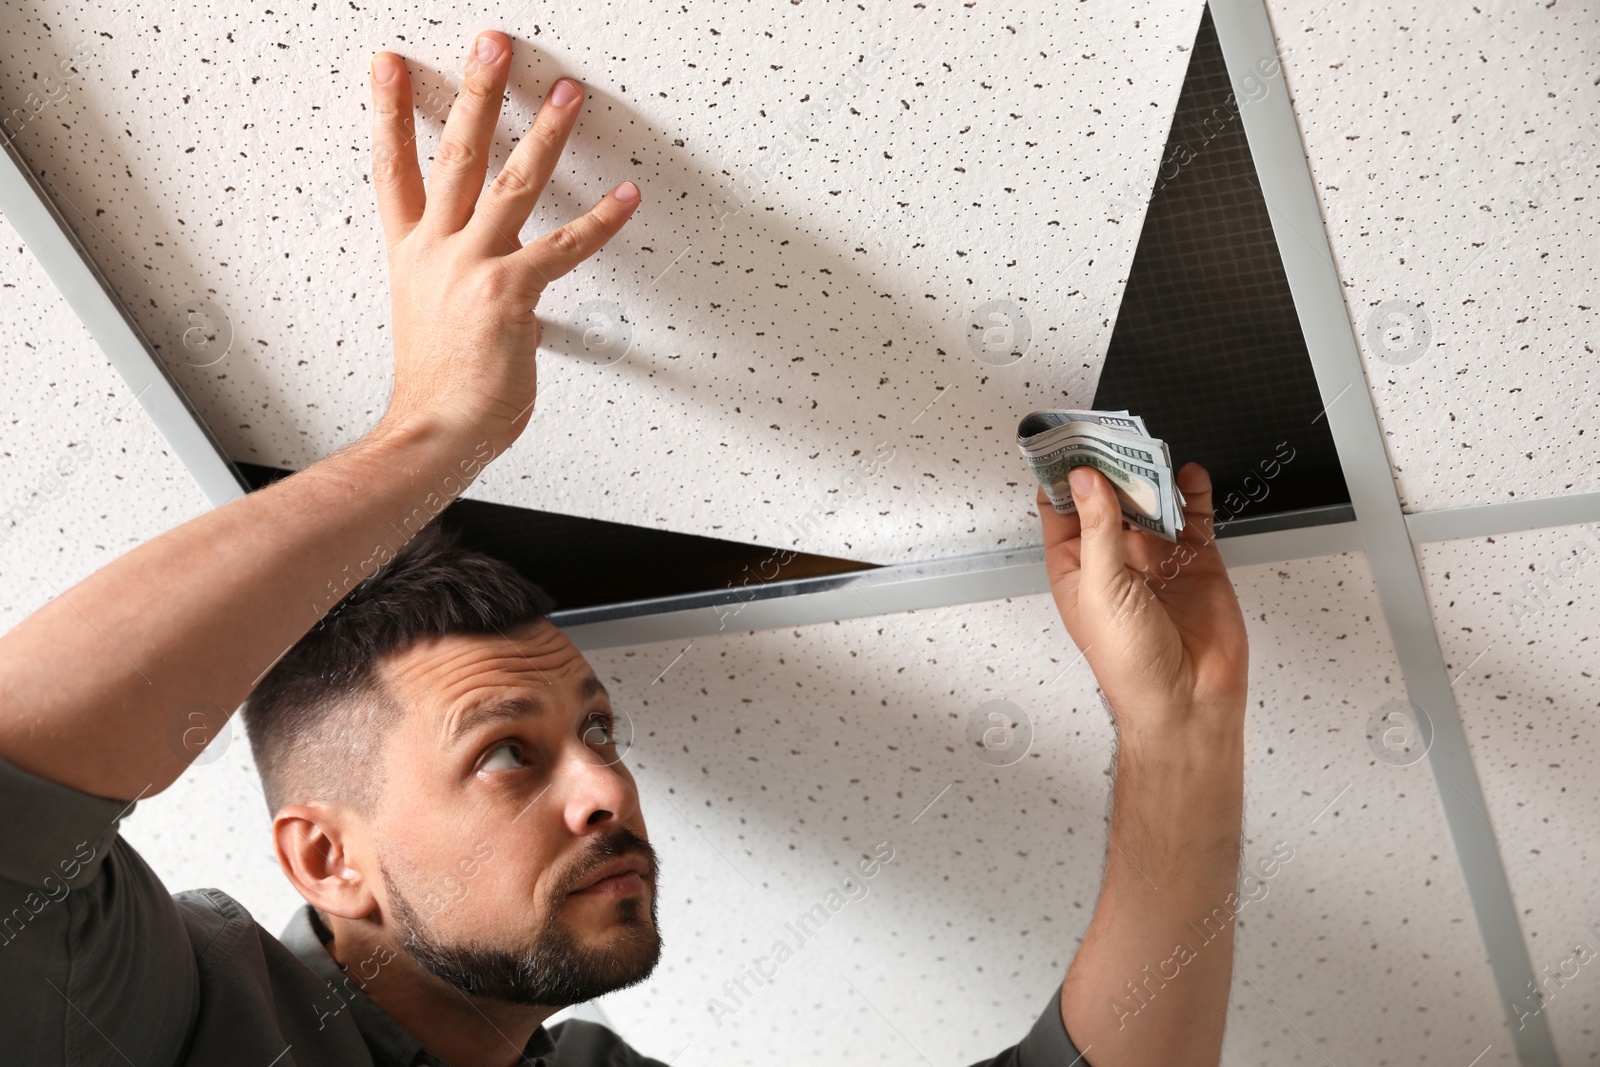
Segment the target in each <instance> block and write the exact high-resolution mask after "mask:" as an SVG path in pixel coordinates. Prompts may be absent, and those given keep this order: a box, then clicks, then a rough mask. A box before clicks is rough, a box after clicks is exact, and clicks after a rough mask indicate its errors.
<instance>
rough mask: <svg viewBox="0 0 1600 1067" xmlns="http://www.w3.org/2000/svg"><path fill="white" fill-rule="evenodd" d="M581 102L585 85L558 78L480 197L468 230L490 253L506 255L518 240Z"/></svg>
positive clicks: (554, 167) (554, 163)
mask: <svg viewBox="0 0 1600 1067" xmlns="http://www.w3.org/2000/svg"><path fill="white" fill-rule="evenodd" d="M582 107H583V88H582V87H581V86H579V85H578V83H577V82H575V81H573V80H572V79H571V78H562V79H561V80H560V81H558V82H556V84H555V85H554V86H553V87H552V88H551V90H550V95H549V96H548V97H546V98H545V102H544V106H543V107H541V108H540V109H539V114H538V115H537V116H536V117H535V118H534V120H533V126H532V127H531V128H530V129H529V130H528V135H527V136H526V137H524V138H523V139H522V140H521V141H519V142H517V147H516V148H515V149H514V150H513V151H512V153H511V158H510V159H508V160H506V165H505V166H504V167H502V168H501V169H500V173H499V174H497V175H495V179H494V181H492V182H490V183H489V188H488V189H485V190H484V192H483V195H482V196H481V197H480V198H479V200H478V207H477V210H476V211H474V212H473V213H472V221H471V222H469V223H468V224H467V230H468V232H469V233H472V234H474V236H475V238H476V239H477V240H478V241H480V242H482V243H483V246H484V247H485V248H486V249H488V250H489V251H490V252H491V253H493V254H496V255H505V254H506V253H508V252H512V251H515V250H516V249H517V247H518V246H519V241H518V239H517V234H518V233H519V232H520V231H521V230H522V227H523V225H524V224H525V223H526V222H527V221H528V215H529V214H531V213H532V211H533V206H534V204H535V203H537V202H538V200H539V196H540V194H541V193H543V192H544V187H545V185H546V184H547V183H548V182H549V181H550V175H551V174H552V173H554V171H555V169H556V163H557V161H558V160H560V158H561V152H562V149H564V148H565V147H566V145H567V135H568V134H570V133H571V132H572V127H573V124H574V123H576V122H577V121H578V112H579V111H580V110H581V109H582Z"/></svg>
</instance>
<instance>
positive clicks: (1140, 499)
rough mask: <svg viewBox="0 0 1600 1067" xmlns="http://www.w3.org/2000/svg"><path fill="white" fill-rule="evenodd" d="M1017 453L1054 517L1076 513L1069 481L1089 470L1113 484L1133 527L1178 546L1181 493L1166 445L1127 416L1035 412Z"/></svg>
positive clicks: (1021, 430)
mask: <svg viewBox="0 0 1600 1067" xmlns="http://www.w3.org/2000/svg"><path fill="white" fill-rule="evenodd" d="M1017 447H1018V448H1019V449H1020V450H1021V452H1022V456H1023V458H1024V459H1025V460H1027V461H1028V465H1029V466H1030V467H1031V468H1032V469H1033V473H1034V477H1035V478H1037V479H1038V480H1039V484H1040V485H1042V486H1044V491H1045V495H1046V496H1047V497H1048V498H1049V499H1050V503H1051V505H1052V506H1053V507H1054V508H1055V509H1056V511H1058V512H1060V513H1062V514H1068V513H1070V512H1072V511H1074V510H1075V509H1076V506H1075V505H1074V504H1073V502H1072V490H1071V489H1070V488H1069V486H1068V484H1067V475H1068V473H1069V472H1070V471H1071V470H1072V468H1073V467H1077V466H1083V465H1088V466H1092V467H1094V468H1095V469H1096V470H1098V471H1100V472H1101V473H1102V474H1104V475H1105V476H1106V477H1107V478H1108V479H1110V481H1111V484H1112V486H1113V487H1115V488H1116V490H1117V497H1118V499H1119V501H1120V503H1121V504H1122V514H1123V517H1124V518H1126V519H1127V520H1128V521H1129V522H1130V523H1133V524H1134V525H1136V526H1139V527H1141V528H1143V529H1146V530H1149V531H1150V532H1151V533H1153V534H1155V535H1156V536H1158V537H1162V538H1165V539H1166V540H1168V541H1176V540H1177V535H1178V532H1179V531H1180V530H1182V529H1183V508H1184V499H1183V494H1182V493H1181V492H1180V491H1179V490H1178V484H1177V478H1176V477H1175V476H1174V474H1173V470H1172V458H1171V454H1170V452H1169V451H1168V449H1167V445H1166V442H1164V441H1162V440H1160V439H1158V438H1154V437H1151V436H1150V433H1149V431H1148V430H1147V429H1146V428H1145V424H1144V420H1143V419H1141V418H1140V417H1139V416H1137V415H1133V414H1131V413H1129V412H1127V411H1035V412H1033V413H1031V414H1029V415H1028V416H1027V417H1026V418H1024V419H1023V420H1022V422H1021V423H1020V424H1019V425H1018V427H1017Z"/></svg>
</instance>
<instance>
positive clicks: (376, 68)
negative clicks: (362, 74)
mask: <svg viewBox="0 0 1600 1067" xmlns="http://www.w3.org/2000/svg"><path fill="white" fill-rule="evenodd" d="M399 73H400V64H399V63H398V62H396V61H395V58H394V56H392V55H390V54H389V53H388V52H379V53H378V54H377V55H375V56H373V57H372V76H373V78H375V79H376V80H377V82H378V84H379V85H388V84H389V83H390V82H392V81H394V76H395V75H396V74H399Z"/></svg>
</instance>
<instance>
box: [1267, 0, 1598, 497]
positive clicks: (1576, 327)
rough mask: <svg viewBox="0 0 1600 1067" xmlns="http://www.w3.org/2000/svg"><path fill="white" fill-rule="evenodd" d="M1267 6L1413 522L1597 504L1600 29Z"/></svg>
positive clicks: (1518, 13)
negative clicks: (1551, 501)
mask: <svg viewBox="0 0 1600 1067" xmlns="http://www.w3.org/2000/svg"><path fill="white" fill-rule="evenodd" d="M1269 6H1270V7H1271V9H1272V18H1273V25H1274V28H1275V30H1276V33H1277V36H1278V41H1279V46H1280V49H1281V50H1282V52H1281V54H1282V56H1283V68H1284V71H1285V75H1286V77H1287V79H1288V83H1289V89H1290V92H1291V94H1292V98H1293V102H1294V106H1295V111H1296V115H1297V118H1298V120H1299V124H1300V130H1301V133H1302V135H1303V137H1304V140H1305V144H1306V152H1307V156H1308V158H1309V159H1310V162H1311V169H1312V173H1313V175H1314V178H1315V184H1316V188H1317V194H1318V197H1319V198H1320V200H1321V203H1322V210H1323V215H1324V217H1325V219H1326V222H1327V228H1328V236H1329V240H1330V241H1331V243H1332V245H1333V252H1334V256H1335V261H1336V264H1337V268H1338V271H1339V275H1340V277H1341V279H1342V280H1343V284H1344V287H1345V300H1346V304H1347V306H1348V308H1349V311H1350V316H1351V321H1352V322H1353V323H1354V325H1355V329H1356V332H1357V336H1358V338H1359V339H1360V340H1359V344H1360V347H1361V351H1362V358H1363V360H1364V362H1365V365H1366V370H1367V379H1368V382H1369V384H1370V387H1371V392H1372V397H1373V401H1374V403H1375V404H1376V405H1377V409H1378V413H1379V417H1380V421H1381V423H1382V425H1383V432H1384V441H1385V443H1386V444H1387V446H1388V449H1389V456H1390V460H1391V461H1392V463H1393V465H1394V468H1395V477H1396V482H1397V485H1398V486H1399V489H1400V494H1401V498H1402V501H1403V503H1404V505H1405V507H1406V509H1407V510H1409V511H1417V510H1424V509H1429V508H1443V507H1455V506H1462V505H1468V504H1481V503H1487V502H1489V501H1495V500H1510V499H1519V500H1520V499H1525V498H1528V497H1544V496H1554V495H1558V494H1561V493H1566V492H1583V491H1593V490H1596V489H1600V479H1597V477H1596V476H1597V473H1600V468H1597V461H1600V441H1597V439H1596V434H1595V430H1594V426H1595V423H1596V416H1597V414H1600V408H1597V407H1596V404H1595V397H1596V395H1597V394H1600V371H1597V370H1596V366H1597V363H1596V355H1595V353H1596V351H1597V348H1600V332H1597V325H1600V319H1597V314H1600V299H1597V294H1596V292H1595V287H1594V277H1595V242H1594V239H1593V235H1594V234H1595V232H1596V231H1597V229H1600V198H1597V197H1595V195H1594V190H1595V188H1596V184H1597V182H1596V179H1597V177H1600V134H1597V133H1596V127H1595V125H1594V123H1593V116H1594V115H1595V114H1596V112H1597V111H1600V83H1597V82H1596V81H1595V79H1594V76H1593V75H1594V68H1595V65H1596V62H1597V61H1600V35H1597V34H1596V33H1595V32H1594V25H1593V12H1592V11H1589V10H1586V9H1585V7H1584V6H1583V5H1568V4H1543V3H1516V4H1513V3H1509V2H1504V0H1499V2H1491V3H1484V4H1437V3H1428V2H1426V0H1412V2H1408V3H1402V4H1399V5H1396V4H1393V3H1377V2H1373V0H1270V5H1269ZM1263 59H1264V60H1267V61H1270V57H1263ZM1390 302H1398V303H1390ZM1391 310H1394V311H1397V312H1398V313H1399V314H1400V318H1398V319H1395V318H1390V317H1389V312H1390V311H1391ZM1389 329H1392V330H1394V331H1395V332H1393V333H1392V334H1390V335H1389V336H1388V338H1387V340H1385V339H1384V334H1385V331H1386V330H1389ZM1374 339H1376V340H1374ZM1424 342H1426V343H1424ZM1380 346H1381V347H1380ZM1397 360H1408V361H1407V362H1403V363H1400V362H1394V361H1397Z"/></svg>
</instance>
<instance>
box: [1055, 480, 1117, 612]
mask: <svg viewBox="0 0 1600 1067" xmlns="http://www.w3.org/2000/svg"><path fill="white" fill-rule="evenodd" d="M1067 482H1068V484H1069V485H1071V487H1072V502H1073V503H1074V504H1076V505H1077V506H1078V522H1079V525H1080V527H1081V531H1082V532H1081V534H1080V536H1081V538H1082V541H1083V546H1082V548H1080V549H1079V557H1080V558H1081V560H1082V561H1083V566H1082V569H1083V578H1084V581H1086V582H1088V583H1089V584H1090V587H1091V588H1095V589H1098V590H1100V591H1102V592H1111V591H1113V590H1114V589H1116V588H1117V585H1118V583H1121V582H1125V581H1127V579H1128V570H1127V565H1126V562H1125V557H1124V546H1123V541H1122V507H1121V505H1120V504H1119V503H1118V501H1117V491H1116V490H1115V489H1114V488H1112V486H1111V482H1110V481H1109V480H1108V479H1107V478H1106V477H1105V475H1103V474H1101V473H1100V472H1099V471H1097V470H1095V469H1094V468H1093V467H1087V466H1079V467H1074V468H1072V473H1071V474H1070V475H1068V476H1067Z"/></svg>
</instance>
